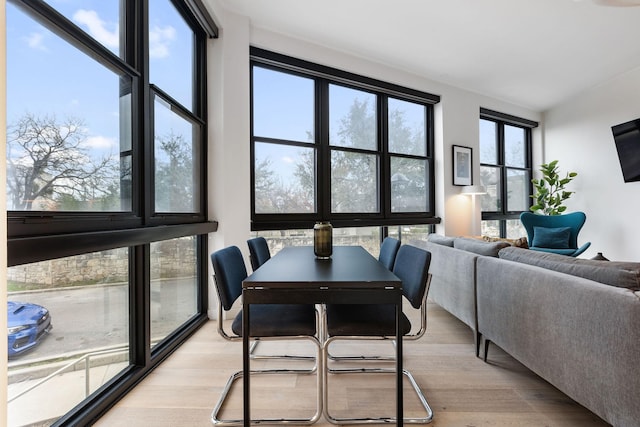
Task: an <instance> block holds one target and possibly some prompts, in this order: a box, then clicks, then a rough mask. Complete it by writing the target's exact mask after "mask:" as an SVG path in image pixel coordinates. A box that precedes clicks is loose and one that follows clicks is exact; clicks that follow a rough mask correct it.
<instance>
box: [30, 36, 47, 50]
mask: <svg viewBox="0 0 640 427" xmlns="http://www.w3.org/2000/svg"><path fill="white" fill-rule="evenodd" d="M25 39H26V41H27V45H29V47H30V48H32V49H37V50H44V51H46V50H47V47H46V46H45V45H44V35H43V34H42V33H31V34H29V36H28V37H26V38H25Z"/></svg>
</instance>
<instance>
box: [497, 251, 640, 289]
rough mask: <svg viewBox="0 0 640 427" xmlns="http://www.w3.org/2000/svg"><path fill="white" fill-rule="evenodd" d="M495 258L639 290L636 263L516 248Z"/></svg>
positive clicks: (638, 270) (637, 266) (637, 264)
mask: <svg viewBox="0 0 640 427" xmlns="http://www.w3.org/2000/svg"><path fill="white" fill-rule="evenodd" d="M498 256H499V257H500V258H503V259H508V260H510V261H516V262H521V263H523V264H529V265H535V266H538V267H542V268H546V269H549V270H555V271H559V272H561V273H566V274H571V275H573V276H578V277H583V278H585V279H589V280H593V281H595V282H600V283H604V284H607V285H611V286H617V287H619V288H628V289H633V290H640V263H637V262H612V261H597V260H591V259H581V258H573V257H568V256H564V255H558V254H553V253H548V252H537V251H531V250H527V249H520V248H515V247H508V248H504V249H502V250H501V251H500V252H499V253H498Z"/></svg>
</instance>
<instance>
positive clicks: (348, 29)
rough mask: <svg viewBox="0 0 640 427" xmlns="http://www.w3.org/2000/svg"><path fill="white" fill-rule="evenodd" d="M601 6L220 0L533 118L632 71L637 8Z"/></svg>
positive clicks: (576, 0) (639, 61)
mask: <svg viewBox="0 0 640 427" xmlns="http://www.w3.org/2000/svg"><path fill="white" fill-rule="evenodd" d="M607 1H609V2H613V1H617V2H621V1H622V0H607ZM626 1H628V0H626ZM601 2H604V0H220V3H221V4H222V5H223V7H225V8H226V9H228V10H230V11H233V12H235V13H238V14H240V15H244V16H247V17H249V19H250V21H251V23H252V26H254V27H258V28H263V29H267V30H270V31H273V32H277V33H281V34H284V35H288V36H291V37H295V38H300V39H303V40H306V41H310V42H313V43H316V44H319V45H322V46H326V47H328V48H331V49H334V50H338V51H342V52H345V53H349V54H351V55H356V56H359V57H362V58H366V59H369V60H371V61H375V62H378V63H383V64H386V65H390V66H393V67H395V68H399V69H403V70H406V71H409V72H411V73H415V74H418V75H421V76H424V77H427V78H430V79H432V80H436V81H439V82H442V83H447V84H450V85H454V86H457V87H461V88H464V89H467V90H470V91H474V92H478V93H481V94H484V95H488V96H491V97H494V98H497V99H501V100H504V101H508V102H511V103H514V104H517V105H520V106H523V107H526V108H530V109H533V110H536V111H544V110H546V109H548V108H551V107H553V106H554V105H556V104H558V103H560V102H562V101H564V100H566V99H568V98H570V97H572V96H573V95H575V94H577V93H579V92H581V91H583V90H585V89H588V88H590V87H593V86H596V85H598V84H600V83H602V82H605V81H607V80H609V79H611V78H614V77H615V76H617V75H620V74H622V73H625V72H627V71H630V70H632V69H634V68H637V67H640V7H611V6H603V5H600V4H597V3H601ZM638 93H639V95H640V88H638Z"/></svg>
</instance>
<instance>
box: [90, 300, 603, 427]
mask: <svg viewBox="0 0 640 427" xmlns="http://www.w3.org/2000/svg"><path fill="white" fill-rule="evenodd" d="M428 321H429V324H428V328H427V333H426V335H425V336H424V337H423V338H422V339H420V340H419V341H413V342H406V343H405V345H404V352H405V358H404V366H405V368H407V369H409V370H411V371H412V373H413V374H414V376H415V378H416V380H417V381H418V384H420V386H421V388H422V390H423V391H424V393H425V395H426V396H427V399H428V401H429V404H430V405H431V407H432V408H433V411H434V419H433V422H432V423H431V424H430V425H432V426H438V427H457V426H460V427H480V426H492V427H496V426H497V427H500V426H504V427H514V426H518V427H545V426H547V427H563V426H566V427H574V426H580V427H583V426H592V427H596V426H607V425H608V424H607V423H605V422H604V421H602V420H601V419H600V418H598V417H597V416H596V415H594V414H593V413H591V412H590V411H588V410H587V409H585V408H583V407H582V406H580V405H578V404H576V403H575V402H574V401H572V400H571V399H569V398H568V397H567V396H565V395H564V394H562V393H561V392H559V391H558V390H557V389H555V388H554V387H553V386H551V385H550V384H549V383H547V382H546V381H544V380H542V379H541V378H539V377H537V376H536V375H535V374H533V373H532V372H531V371H529V370H528V369H526V368H525V367H524V366H522V365H521V364H520V363H518V362H517V361H516V360H514V359H513V358H512V357H510V356H509V355H508V354H506V353H505V352H503V351H502V350H501V349H500V348H498V347H496V346H494V345H492V346H491V348H490V351H489V360H488V363H484V362H483V361H482V360H481V359H478V358H476V357H475V352H474V344H473V334H472V332H471V330H470V329H469V328H468V327H467V326H466V325H464V324H463V323H461V322H460V321H458V320H457V319H456V318H455V317H453V316H451V315H450V314H449V313H448V312H446V311H445V310H443V309H442V308H440V307H439V306H437V305H436V304H433V303H429V305H428ZM305 346H307V347H305ZM241 347H242V345H241V343H239V342H227V341H224V340H223V339H222V338H221V337H220V336H219V335H218V333H217V331H216V322H215V321H210V322H208V323H207V324H206V325H205V326H204V327H202V328H201V329H200V330H199V331H198V332H197V333H196V334H195V335H194V336H193V337H192V338H191V339H189V341H187V342H186V343H185V344H184V345H183V346H182V347H181V348H180V349H179V350H177V351H176V352H175V353H174V354H173V355H172V356H171V357H170V358H169V359H167V360H166V361H165V362H164V363H163V364H162V365H161V366H159V367H158V368H157V369H156V370H155V371H154V372H152V373H151V374H150V375H149V376H148V377H147V378H146V379H145V380H144V381H143V382H142V383H140V384H139V385H138V386H137V387H136V388H135V389H134V390H133V391H132V392H130V393H129V394H128V395H127V396H126V397H125V398H124V399H123V400H121V401H120V402H119V403H118V404H117V405H116V406H115V407H114V408H112V409H111V410H110V411H109V412H108V413H107V414H106V415H105V416H103V417H102V418H101V419H100V420H99V421H98V422H97V423H96V425H97V426H100V427H106V426H127V427H137V426H145V427H146V426H155V427H162V426H172V427H173V426H203V427H205V426H211V422H210V414H211V410H212V408H213V407H214V405H215V403H216V402H217V400H218V398H219V396H220V393H221V391H222V388H223V387H224V385H225V383H226V381H227V378H228V377H229V375H230V374H231V373H233V372H235V371H237V370H240V369H241V366H242V365H241V354H242V353H241V351H242V350H241ZM357 347H362V346H361V345H360V346H350V345H349V344H343V345H341V347H336V353H339V352H345V353H346V352H348V351H349V349H354V348H357ZM283 348H286V350H287V351H290V352H295V351H298V352H300V351H301V352H307V353H309V352H312V351H313V348H312V346H310V345H309V344H301V345H287V344H285V343H283V342H271V343H263V344H261V346H260V347H259V350H260V352H264V353H267V352H272V351H276V350H277V351H280V352H281V351H282V350H283ZM357 349H358V350H362V348H357ZM365 350H370V351H371V350H373V351H378V352H383V351H384V352H389V353H392V348H391V344H390V343H389V342H382V343H377V344H372V345H367V346H365ZM262 363H266V362H253V363H252V367H255V368H257V367H260V364H262ZM271 363H273V362H271ZM251 385H252V416H254V417H255V416H289V415H295V416H305V417H306V416H309V415H310V414H312V413H313V408H314V404H315V388H314V387H315V379H314V378H313V377H310V376H304V375H300V376H291V375H288V376H269V377H268V378H267V377H266V376H262V377H252V383H251ZM394 385H395V382H394V376H393V375H386V374H381V375H368V376H363V375H359V376H351V375H339V376H337V375H333V376H331V377H330V407H331V408H332V413H333V414H334V415H338V416H344V415H347V414H349V415H355V416H358V415H364V416H368V415H371V414H374V415H381V414H384V413H386V414H393V413H394V408H395V406H394V404H395V403H394V402H395V394H394ZM254 390H255V391H254ZM404 393H405V413H406V414H409V415H413V414H416V415H420V411H419V410H418V409H419V406H418V401H417V398H415V395H414V394H413V391H412V389H411V388H410V386H409V385H408V383H406V384H405V392H404ZM241 408H242V386H241V384H240V383H238V384H237V386H236V387H234V388H233V390H232V395H231V398H230V400H229V403H228V405H227V406H226V407H225V410H224V412H223V413H222V416H223V418H226V417H234V418H235V417H240V414H241V413H242V409H241ZM315 425H317V426H321V427H326V426H329V425H331V424H329V423H328V422H327V421H325V420H324V418H321V419H320V421H318V423H316V424H315Z"/></svg>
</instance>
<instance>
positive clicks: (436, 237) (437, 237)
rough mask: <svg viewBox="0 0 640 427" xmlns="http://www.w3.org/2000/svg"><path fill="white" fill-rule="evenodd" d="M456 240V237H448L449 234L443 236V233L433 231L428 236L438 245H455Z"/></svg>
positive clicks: (428, 238)
mask: <svg viewBox="0 0 640 427" xmlns="http://www.w3.org/2000/svg"><path fill="white" fill-rule="evenodd" d="M454 240H455V238H454V237H447V236H443V235H442V234H433V233H432V234H429V235H428V236H427V241H429V242H431V243H437V244H438V245H442V246H449V247H453V241H454Z"/></svg>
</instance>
